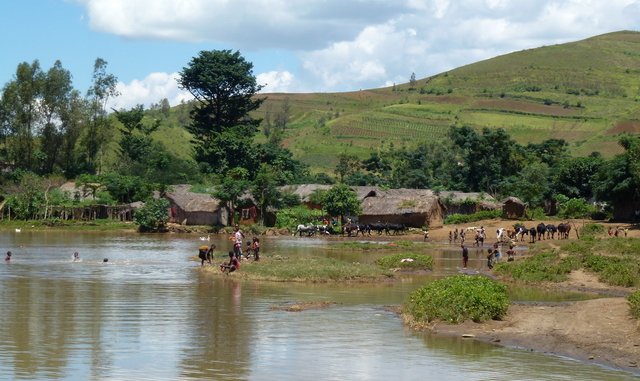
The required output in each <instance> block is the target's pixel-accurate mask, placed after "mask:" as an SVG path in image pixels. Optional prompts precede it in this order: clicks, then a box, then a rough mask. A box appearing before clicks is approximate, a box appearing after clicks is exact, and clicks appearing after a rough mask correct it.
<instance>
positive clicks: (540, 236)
mask: <svg viewBox="0 0 640 381" xmlns="http://www.w3.org/2000/svg"><path fill="white" fill-rule="evenodd" d="M536 232H537V233H538V241H540V240H541V239H546V238H545V233H546V232H547V226H546V225H545V224H543V223H542V222H541V223H539V224H538V226H536Z"/></svg>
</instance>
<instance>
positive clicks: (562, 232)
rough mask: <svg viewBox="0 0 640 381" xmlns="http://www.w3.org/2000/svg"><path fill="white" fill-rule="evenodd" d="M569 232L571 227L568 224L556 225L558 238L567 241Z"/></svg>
mask: <svg viewBox="0 0 640 381" xmlns="http://www.w3.org/2000/svg"><path fill="white" fill-rule="evenodd" d="M570 231H571V225H570V224H569V223H568V222H563V223H561V224H558V238H560V239H568V238H569V232H570Z"/></svg>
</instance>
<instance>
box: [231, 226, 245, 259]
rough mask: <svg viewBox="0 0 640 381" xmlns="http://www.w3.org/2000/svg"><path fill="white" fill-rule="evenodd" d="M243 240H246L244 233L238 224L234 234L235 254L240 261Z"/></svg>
mask: <svg viewBox="0 0 640 381" xmlns="http://www.w3.org/2000/svg"><path fill="white" fill-rule="evenodd" d="M242 239H244V233H243V232H242V230H240V227H239V226H238V225H237V224H236V229H235V233H233V253H234V254H235V256H236V257H237V258H238V260H241V259H242Z"/></svg>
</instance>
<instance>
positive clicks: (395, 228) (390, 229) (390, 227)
mask: <svg viewBox="0 0 640 381" xmlns="http://www.w3.org/2000/svg"><path fill="white" fill-rule="evenodd" d="M405 229H407V227H406V226H405V225H404V224H387V226H386V229H385V231H386V232H387V234H392V233H393V234H394V235H396V234H400V232H401V231H404V230H405Z"/></svg>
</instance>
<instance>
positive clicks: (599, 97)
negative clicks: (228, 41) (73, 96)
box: [157, 31, 640, 172]
mask: <svg viewBox="0 0 640 381" xmlns="http://www.w3.org/2000/svg"><path fill="white" fill-rule="evenodd" d="M264 96H265V97H266V98H267V99H266V101H265V102H264V104H263V106H262V107H261V108H260V109H259V110H258V111H257V112H256V115H255V116H256V117H262V118H263V117H264V116H265V115H266V114H267V110H270V112H271V113H272V114H274V113H277V112H278V111H279V110H280V109H281V108H282V105H283V103H284V101H285V99H288V102H289V106H290V110H291V118H290V122H289V124H288V127H287V130H286V133H285V140H284V144H285V146H286V147H287V148H289V149H290V150H291V151H292V152H293V153H294V155H295V156H296V157H297V158H299V159H300V160H302V161H303V162H305V163H308V164H309V165H311V166H312V170H313V171H327V172H332V171H333V168H334V167H335V164H336V162H337V159H336V157H337V155H339V154H340V153H345V152H346V153H351V154H355V155H357V156H359V157H361V158H366V157H368V155H369V154H370V153H371V152H373V151H375V150H377V149H379V148H380V147H381V146H385V145H388V144H394V145H395V146H398V145H413V144H416V143H418V142H420V141H425V140H426V141H431V140H438V139H442V138H445V136H446V132H447V130H448V128H449V126H452V125H456V126H463V125H468V126H471V127H473V128H476V129H478V130H481V129H482V128H504V129H505V130H506V131H507V132H508V133H509V134H510V135H511V136H512V137H513V138H514V139H515V140H516V141H518V142H520V143H528V142H540V141H542V140H544V139H549V138H561V139H565V140H567V141H568V142H569V143H570V149H571V151H572V152H573V153H574V154H576V155H588V154H589V153H591V152H592V151H600V152H602V153H603V154H604V155H605V156H611V155H613V154H615V153H618V152H621V149H620V147H618V145H617V144H616V141H617V138H618V135H619V134H620V133H624V132H631V133H639V132H640V33H638V32H628V31H623V32H616V33H610V34H606V35H601V36H596V37H593V38H590V39H586V40H582V41H578V42H573V43H567V44H561V45H553V46H545V47H540V48H536V49H528V50H523V51H519V52H514V53H510V54H506V55H503V56H499V57H495V58H492V59H488V60H485V61H481V62H477V63H474V64H471V65H467V66H463V67H460V68H457V69H455V70H451V71H449V72H446V73H440V74H438V75H435V76H432V77H430V78H424V79H420V80H418V81H417V84H416V86H415V88H410V87H409V84H408V83H407V84H402V85H397V86H395V87H394V88H392V87H388V88H381V89H371V90H360V91H353V92H345V93H316V94H265V95H264ZM187 107H188V105H181V106H179V107H174V108H173V109H172V112H171V114H170V115H169V117H167V118H166V119H165V121H164V123H163V124H164V127H163V129H161V130H160V131H159V132H158V133H157V135H158V138H159V139H160V140H161V141H163V142H164V143H165V145H166V146H167V147H168V148H169V149H171V150H172V151H174V152H175V153H176V154H177V155H179V156H180V157H185V155H187V154H189V153H190V147H189V136H188V133H186V132H185V131H184V130H183V128H182V126H184V125H185V124H186V123H188V110H187ZM262 138H263V137H262ZM259 139H260V138H259Z"/></svg>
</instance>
